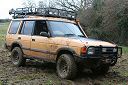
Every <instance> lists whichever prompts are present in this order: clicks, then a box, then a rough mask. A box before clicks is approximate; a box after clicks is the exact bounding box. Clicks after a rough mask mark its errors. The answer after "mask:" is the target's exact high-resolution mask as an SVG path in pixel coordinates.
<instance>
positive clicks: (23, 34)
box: [19, 20, 36, 36]
mask: <svg viewBox="0 0 128 85" xmlns="http://www.w3.org/2000/svg"><path fill="white" fill-rule="evenodd" d="M26 21H34V25H33V28H32V33H31V34H30V35H27V36H32V35H33V31H34V28H35V21H36V20H22V24H21V28H20V30H19V34H20V35H26V34H22V33H21V31H22V29H23V25H24V22H26Z"/></svg>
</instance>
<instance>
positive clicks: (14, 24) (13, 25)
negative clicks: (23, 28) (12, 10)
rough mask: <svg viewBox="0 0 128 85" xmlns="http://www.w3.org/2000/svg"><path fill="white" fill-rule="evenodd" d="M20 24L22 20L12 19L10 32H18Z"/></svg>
mask: <svg viewBox="0 0 128 85" xmlns="http://www.w3.org/2000/svg"><path fill="white" fill-rule="evenodd" d="M19 25H20V21H12V23H11V26H10V30H9V33H10V34H16V33H17V30H18V28H19Z"/></svg>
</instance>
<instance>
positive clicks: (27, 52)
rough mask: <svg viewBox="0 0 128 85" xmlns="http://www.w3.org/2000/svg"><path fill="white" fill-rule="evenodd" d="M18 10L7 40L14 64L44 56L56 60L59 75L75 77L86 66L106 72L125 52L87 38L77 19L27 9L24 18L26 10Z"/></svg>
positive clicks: (21, 63) (52, 60) (111, 45)
mask: <svg viewBox="0 0 128 85" xmlns="http://www.w3.org/2000/svg"><path fill="white" fill-rule="evenodd" d="M16 13H17V14H18V13H19V14H18V15H17V16H14V17H17V19H13V20H12V21H11V23H10V26H9V28H8V30H7V35H6V43H5V46H6V48H7V49H9V51H11V59H12V63H13V64H14V65H15V66H22V65H24V64H25V61H26V59H33V58H34V59H42V60H44V61H48V62H54V63H56V69H57V74H58V76H59V77H61V78H65V79H72V78H74V77H75V76H76V74H77V72H78V71H80V70H83V69H84V68H89V69H91V70H92V72H94V73H98V74H104V73H106V72H108V70H109V67H110V66H114V65H115V64H116V62H117V59H118V58H119V57H120V56H121V54H122V49H121V48H120V47H118V46H117V45H115V44H112V43H109V42H105V41H100V40H96V39H90V38H88V37H87V35H86V34H85V32H84V31H83V29H82V28H81V26H80V24H79V22H78V21H77V20H75V19H71V18H65V17H60V16H59V15H58V16H59V17H57V16H44V15H43V16H35V15H34V16H32V15H31V16H29V15H30V13H28V12H27V14H25V15H28V16H27V17H24V18H21V16H22V15H24V9H22V10H21V12H19V11H15V14H16ZM18 17H19V18H18ZM22 17H23V16H22Z"/></svg>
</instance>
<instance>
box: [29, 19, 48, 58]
mask: <svg viewBox="0 0 128 85" xmlns="http://www.w3.org/2000/svg"><path fill="white" fill-rule="evenodd" d="M41 32H47V33H48V29H47V24H46V21H43V20H37V21H36V24H35V29H34V32H33V35H32V39H31V56H33V57H36V58H43V59H46V60H47V59H49V49H48V43H49V38H48V37H45V36H41V35H40V33H41Z"/></svg>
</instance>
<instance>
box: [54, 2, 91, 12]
mask: <svg viewBox="0 0 128 85" xmlns="http://www.w3.org/2000/svg"><path fill="white" fill-rule="evenodd" d="M92 2H93V0H57V1H56V4H57V5H59V6H60V7H62V8H64V9H67V10H71V11H79V10H81V9H87V8H88V7H90V6H91V4H92Z"/></svg>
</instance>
